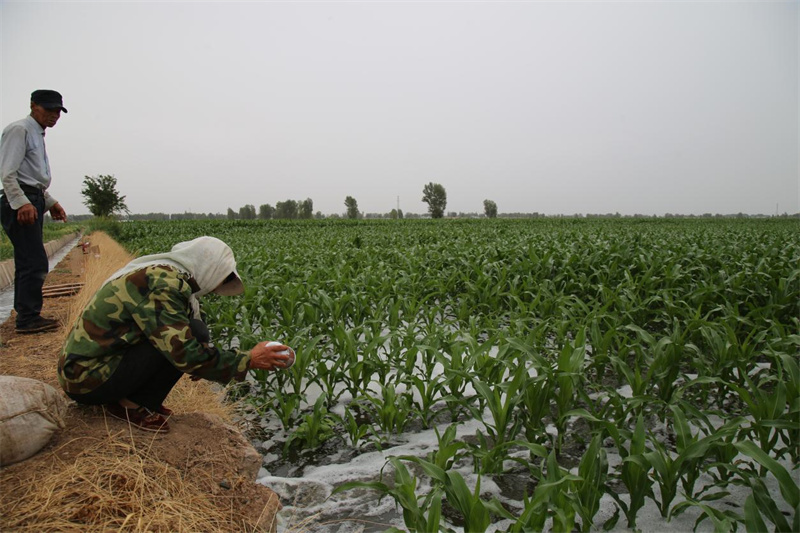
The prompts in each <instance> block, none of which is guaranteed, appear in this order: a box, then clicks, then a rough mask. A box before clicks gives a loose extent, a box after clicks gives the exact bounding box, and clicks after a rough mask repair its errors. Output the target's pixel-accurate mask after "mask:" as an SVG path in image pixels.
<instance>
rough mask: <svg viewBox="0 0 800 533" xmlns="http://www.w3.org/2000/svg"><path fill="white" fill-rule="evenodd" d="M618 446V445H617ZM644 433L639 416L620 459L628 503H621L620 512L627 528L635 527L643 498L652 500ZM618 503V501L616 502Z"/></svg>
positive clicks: (642, 422)
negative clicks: (626, 522)
mask: <svg viewBox="0 0 800 533" xmlns="http://www.w3.org/2000/svg"><path fill="white" fill-rule="evenodd" d="M617 445H618V446H619V443H618V444H617ZM645 451H646V448H645V431H644V419H643V417H642V415H641V414H640V415H639V416H638V417H637V418H636V427H635V428H634V430H633V435H632V436H631V441H630V444H629V449H628V451H627V454H626V455H625V456H624V457H623V459H622V475H621V479H622V482H623V483H624V484H625V487H626V488H627V489H628V495H629V496H630V501H629V502H628V503H627V504H625V503H624V502H623V503H622V510H623V511H624V512H625V517H626V518H627V520H628V527H630V528H631V529H633V528H635V527H636V515H637V514H638V513H639V510H640V509H641V508H642V507H644V500H645V497H649V498H651V499H652V498H653V488H652V484H653V481H652V480H651V479H650V477H649V476H648V475H647V473H648V471H649V470H650V465H649V464H648V463H647V462H646V460H643V459H644V454H645ZM617 503H620V500H617Z"/></svg>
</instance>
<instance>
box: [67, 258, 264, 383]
mask: <svg viewBox="0 0 800 533" xmlns="http://www.w3.org/2000/svg"><path fill="white" fill-rule="evenodd" d="M195 290H197V284H196V283H194V280H193V279H191V278H190V276H189V275H188V274H184V273H183V272H180V271H178V270H175V269H172V268H170V267H168V266H149V267H145V268H143V269H141V270H136V271H133V272H131V273H130V274H127V275H125V276H122V277H120V278H117V279H115V280H112V281H109V282H107V283H106V284H105V285H103V286H102V287H101V288H100V290H98V291H97V293H96V294H95V295H94V297H93V298H92V300H91V301H90V302H89V304H88V305H87V306H86V307H85V308H84V310H83V313H82V314H81V316H80V317H79V318H78V321H77V322H76V324H75V326H74V327H73V328H72V331H71V332H70V334H69V336H68V337H67V342H66V344H65V345H64V350H63V352H62V354H61V357H60V358H59V361H58V380H59V382H60V383H61V387H62V388H63V389H64V390H65V391H67V392H69V393H72V394H84V393H87V392H90V391H92V390H94V389H96V388H97V387H98V386H100V385H101V384H102V383H104V382H105V381H106V380H107V379H108V378H109V377H110V376H111V375H112V374H113V373H114V371H115V370H116V368H117V365H119V362H120V360H121V359H122V355H123V354H124V353H125V352H126V351H127V349H128V348H130V347H131V346H133V345H135V344H138V343H141V342H149V343H151V344H152V345H153V346H154V347H155V348H156V349H157V350H158V351H159V352H161V353H162V354H163V355H164V357H166V358H167V359H168V360H169V361H170V362H171V363H172V364H173V365H175V368H177V369H178V370H180V371H182V372H185V373H187V374H191V375H193V376H198V377H201V378H204V379H209V380H212V381H217V382H219V383H227V382H229V381H231V380H237V381H241V380H243V379H244V377H245V375H246V374H247V367H248V365H249V363H250V354H248V353H246V352H240V351H236V352H228V351H222V350H218V349H217V348H215V347H213V346H210V345H207V344H201V343H200V342H199V341H198V340H197V339H195V338H194V337H193V336H192V333H191V329H190V327H189V318H190V315H191V309H190V305H189V296H191V294H192V292H193V291H195Z"/></svg>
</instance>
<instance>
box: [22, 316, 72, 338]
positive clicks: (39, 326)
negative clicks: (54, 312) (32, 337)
mask: <svg viewBox="0 0 800 533" xmlns="http://www.w3.org/2000/svg"><path fill="white" fill-rule="evenodd" d="M59 327H61V325H60V324H59V323H58V320H53V319H52V318H44V317H42V316H37V317H36V318H34V319H33V320H30V321H28V322H25V323H24V324H17V333H23V334H24V333H41V332H43V331H52V330H54V329H58V328H59Z"/></svg>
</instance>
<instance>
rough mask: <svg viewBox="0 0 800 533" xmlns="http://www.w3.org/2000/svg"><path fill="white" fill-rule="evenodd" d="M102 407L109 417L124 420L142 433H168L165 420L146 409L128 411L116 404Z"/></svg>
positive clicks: (137, 408)
mask: <svg viewBox="0 0 800 533" xmlns="http://www.w3.org/2000/svg"><path fill="white" fill-rule="evenodd" d="M103 407H104V408H105V410H106V412H107V413H108V414H109V415H111V416H113V417H114V418H119V419H120V420H125V421H126V422H129V423H130V424H131V425H132V426H136V427H137V428H139V429H141V430H143V431H153V432H155V433H167V432H168V431H169V424H168V423H167V419H166V418H164V417H163V416H161V415H160V414H158V413H154V412H153V411H151V410H149V409H147V408H146V407H135V408H134V407H132V408H130V409H128V408H126V407H122V406H121V405H120V404H118V403H112V404H108V405H104V406H103Z"/></svg>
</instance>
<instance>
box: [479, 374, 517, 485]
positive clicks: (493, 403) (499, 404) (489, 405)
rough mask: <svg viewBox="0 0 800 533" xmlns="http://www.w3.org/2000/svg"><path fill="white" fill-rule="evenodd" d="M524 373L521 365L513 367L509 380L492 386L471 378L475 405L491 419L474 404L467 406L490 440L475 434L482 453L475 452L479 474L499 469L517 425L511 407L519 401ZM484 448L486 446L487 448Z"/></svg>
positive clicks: (494, 471) (515, 406)
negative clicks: (489, 418)
mask: <svg viewBox="0 0 800 533" xmlns="http://www.w3.org/2000/svg"><path fill="white" fill-rule="evenodd" d="M527 377H528V372H527V370H526V369H525V367H522V366H520V367H517V369H516V371H515V372H514V375H513V378H512V379H511V381H510V382H507V383H500V384H498V385H495V386H494V387H492V386H490V385H488V384H486V383H484V382H483V381H481V380H480V379H479V378H477V377H476V378H475V379H474V380H473V382H472V384H473V387H475V391H476V392H477V394H478V398H479V405H481V406H483V407H485V409H486V410H488V411H489V413H490V414H491V420H487V419H486V417H484V414H483V411H482V410H481V409H479V408H477V407H475V406H472V405H470V406H468V408H469V410H470V412H471V413H472V415H473V416H474V417H475V418H476V419H478V420H480V421H481V422H482V423H483V426H484V428H486V431H487V433H488V434H489V438H490V439H491V441H492V443H491V446H489V444H488V442H487V440H486V438H485V437H483V438H482V434H479V437H478V438H479V439H480V441H481V444H482V448H483V453H480V454H477V455H476V458H478V459H479V460H477V461H476V463H475V467H476V471H477V472H480V473H482V474H489V473H492V474H495V473H500V472H502V471H503V461H504V459H505V458H506V455H507V454H506V449H507V445H508V444H509V443H510V442H512V441H513V440H514V439H515V438H516V436H517V434H518V432H519V429H520V426H521V420H520V419H519V417H517V416H515V409H517V407H518V405H519V404H520V397H521V395H522V392H521V390H520V387H521V386H522V384H523V383H524V382H525V380H526V378H527ZM487 448H488V449H487Z"/></svg>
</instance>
